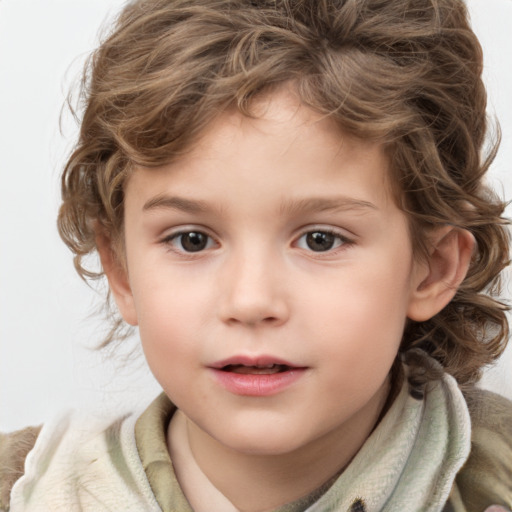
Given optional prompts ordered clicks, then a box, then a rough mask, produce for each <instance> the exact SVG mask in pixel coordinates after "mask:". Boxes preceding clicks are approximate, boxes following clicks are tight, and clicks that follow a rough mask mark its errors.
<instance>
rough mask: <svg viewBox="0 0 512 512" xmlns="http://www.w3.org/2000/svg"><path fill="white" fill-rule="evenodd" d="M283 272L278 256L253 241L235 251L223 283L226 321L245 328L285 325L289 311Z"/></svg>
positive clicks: (222, 307) (227, 261)
mask: <svg viewBox="0 0 512 512" xmlns="http://www.w3.org/2000/svg"><path fill="white" fill-rule="evenodd" d="M280 269H281V270H280ZM282 271H283V269H282V261H280V256H279V254H278V253H277V252H276V251H273V250H272V249H271V248H270V247H269V246H267V245H264V244H262V243H257V242H256V241H254V240H253V241H250V242H247V243H243V244H240V246H238V247H237V248H233V250H232V251H230V254H229V256H228V257H227V258H226V262H225V268H224V271H223V272H222V277H221V279H222V281H223V282H221V283H220V287H221V288H220V289H221V290H222V299H221V316H222V318H223V320H224V321H228V322H232V323H243V324H258V323H261V322H265V323H269V322H271V323H274V324H276V323H281V322H283V321H285V320H286V318H287V317H288V307H287V304H286V298H285V293H284V286H283V284H284V281H283V277H284V276H283V273H282Z"/></svg>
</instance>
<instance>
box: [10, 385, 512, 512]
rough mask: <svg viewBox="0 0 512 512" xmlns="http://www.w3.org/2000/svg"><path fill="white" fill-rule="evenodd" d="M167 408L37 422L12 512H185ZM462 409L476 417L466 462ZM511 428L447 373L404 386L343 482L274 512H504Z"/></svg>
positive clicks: (500, 402)
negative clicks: (423, 386) (424, 385)
mask: <svg viewBox="0 0 512 512" xmlns="http://www.w3.org/2000/svg"><path fill="white" fill-rule="evenodd" d="M413 394H414V393H413ZM415 396H416V395H415ZM174 410H175V408H174V406H173V405H172V404H171V403H170V402H169V400H168V399H167V397H165V395H161V396H160V397H158V398H157V400H155V402H153V404H151V406H150V407H149V408H148V409H147V410H146V411H145V412H144V413H143V414H142V415H140V416H139V415H136V414H132V415H127V416H122V417H119V418H117V419H115V421H110V422H95V424H94V425H92V424H91V421H90V418H87V419H86V418H84V417H82V416H78V415H66V416H64V417H62V418H61V419H60V420H59V421H57V422H55V423H54V424H52V425H45V427H44V428H43V430H42V431H41V433H40V435H39V437H38V439H37V442H36V444H35V446H34V449H33V450H32V451H31V452H30V453H29V455H28V457H27V460H26V465H25V473H24V475H23V476H22V477H21V478H20V479H19V480H18V481H17V482H16V484H15V485H14V487H13V490H12V494H11V512H22V511H23V512H31V511H38V512H45V511H52V512H53V511H56V512H59V511H64V510H65V511H66V512H68V511H71V512H72V511H74V510H77V511H78V510H81V511H82V510H83V511H85V512H89V511H94V512H102V511H107V510H126V511H163V512H191V510H192V509H191V508H190V505H189V504H188V502H187V500H186V498H185V496H184V494H183V491H182V489H181V487H180V485H179V483H178V481H177V478H176V475H175V473H174V468H173V465H172V461H171V459H170V457H169V453H168V450H167V446H166V437H165V435H166V430H167V425H168V423H169V421H170V419H171V417H172V415H173V412H174ZM468 410H469V412H471V413H472V415H474V418H473V422H474V428H473V448H472V449H471V456H469V458H468V455H469V452H470V448H471V439H470V417H469V413H468ZM493 424H494V428H491V427H492V425H493ZM496 427H498V428H496ZM511 429H512V407H511V405H510V402H508V401H506V400H504V399H499V398H496V396H495V395H492V394H490V393H488V394H485V393H476V394H474V395H473V397H470V398H469V399H468V400H467V402H466V401H465V400H464V398H463V396H462V394H461V392H460V390H459V388H458V387H457V385H456V383H455V381H454V380H453V379H452V378H451V377H449V376H445V377H444V378H443V380H442V381H439V382H436V383H432V384H430V385H429V388H428V389H427V392H426V394H425V396H424V398H418V397H417V396H416V398H414V397H413V396H411V393H410V392H409V387H408V385H407V383H406V381H404V385H403V387H402V389H401V390H400V392H399V394H398V396H397V398H396V399H395V401H394V403H393V404H392V406H391V407H390V409H389V411H388V412H387V414H386V415H385V416H384V418H383V419H382V420H381V422H380V423H379V425H378V426H377V428H376V429H375V430H374V432H373V433H372V435H371V436H370V437H369V439H368V440H367V442H366V443H365V444H364V446H363V447H362V448H361V450H360V451H359V453H358V454H357V455H356V457H355V458H354V459H353V461H352V462H351V463H350V464H349V466H348V467H347V468H346V469H345V470H344V471H343V473H342V474H341V476H339V477H338V478H337V479H336V480H335V481H334V483H332V485H326V486H323V487H322V489H319V490H317V491H316V492H315V493H312V494H311V495H308V496H305V497H303V498H302V499H300V500H297V501H296V502H293V503H290V504H288V505H285V506H284V507H281V508H280V509H279V512H299V511H306V510H307V511H308V512H318V511H322V512H328V511H332V512H334V511H336V512H345V511H347V512H374V511H375V512H377V511H386V512H390V511H400V512H401V511H404V510H407V511H408V512H420V511H421V512H434V511H439V512H484V510H485V509H486V508H487V507H490V506H491V505H501V506H504V507H505V506H506V507H507V508H511V507H512V431H511ZM475 434H476V438H475ZM489 439H492V442H491V443H490V444H489V442H488V441H489ZM2 464H3V462H2ZM461 468H462V470H461ZM481 479H483V480H481ZM329 484H330V483H329ZM478 489H481V490H478ZM450 493H451V494H450ZM211 510H212V512H217V511H216V509H215V508H212V509H211ZM219 512H220V511H219Z"/></svg>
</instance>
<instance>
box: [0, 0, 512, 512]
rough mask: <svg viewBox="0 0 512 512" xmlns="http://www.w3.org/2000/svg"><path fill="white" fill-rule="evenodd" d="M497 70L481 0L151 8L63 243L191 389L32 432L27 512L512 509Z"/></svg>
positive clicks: (70, 198)
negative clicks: (491, 121) (500, 372)
mask: <svg viewBox="0 0 512 512" xmlns="http://www.w3.org/2000/svg"><path fill="white" fill-rule="evenodd" d="M481 71H482V55H481V50H480V47H479V44H478V42H477V40H476V38H475V36H474V34H473V33H472V31H471V30H470V28H469V26H468V22H467V15H466V10H465V6H464V4H463V3H462V1H459V0H415V1H411V0H389V1H386V2H382V1H380V0H361V1H351V0H345V1H343V0H338V1H336V0H332V1H327V0H316V1H313V0H261V1H257V0H256V1H249V0H186V1H185V0H172V1H169V0H139V1H136V2H132V3H130V4H129V5H128V6H127V7H126V8H125V9H124V11H123V12H122V14H121V15H120V17H119V19H118V21H117V24H116V26H115V28H114V30H113V32H112V34H111V35H110V37H109V38H108V39H107V40H106V41H105V42H104V43H103V44H102V45H101V47H100V48H99V49H98V50H97V52H96V53H95V54H94V55H93V57H92V59H91V61H90V65H89V68H88V69H87V72H86V75H85V79H84V88H83V102H84V103H83V104H84V113H83V120H82V128H81V133H80V139H79V141H78V144H77V147H76V150H75V151H74V153H73V154H72V156H71V157H70V159H69V161H68V164H67V166H66V168H65V171H64V175H63V181H62V192H63V204H62V207H61V211H60V216H59V228H60V231H61V235H62V237H63V239H64V240H65V242H66V243H67V244H68V246H69V247H70V248H71V249H72V251H73V252H74V253H75V255H76V256H75V264H76V267H77V269H78V271H79V273H80V274H81V275H82V276H83V277H92V278H94V277H99V276H97V275H95V274H93V273H91V272H90V271H88V270H87V269H86V268H85V266H84V264H83V259H84V257H85V256H87V255H89V254H91V253H93V252H94V251H96V250H97V251H98V253H99V255H100V258H101V262H102V268H103V271H104V274H105V275H106V277H107V278H108V282H109V285H110V291H111V294H112V296H113V298H114V299H115V301H116V303H117V307H118V309H119V312H120V315H121V317H122V319H123V321H124V322H126V323H127V324H129V325H132V326H138V328H139V332H140V338H141V342H142V346H143V349H144V352H145V355H146V358H147V360H148V363H149V366H150V368H151V370H152V372H153V373H154V375H155V377H156V379H157V380H158V381H159V383H160V384H161V385H162V388H163V391H164V393H163V394H162V395H161V396H160V397H159V398H157V400H156V401H155V402H154V403H152V404H151V405H150V406H149V407H148V408H147V410H146V411H144V412H143V413H142V414H133V415H129V416H123V417H119V418H110V419H109V420H108V421H105V422H103V423H100V424H96V422H92V421H90V420H89V421H87V422H86V423H85V420H84V418H81V417H78V416H66V417H64V418H61V419H60V420H59V421H57V422H56V423H55V424H53V425H45V426H44V428H43V429H42V431H41V432H40V433H38V432H37V431H34V430H32V431H30V432H29V433H28V434H27V433H18V434H15V435H14V437H11V438H9V439H8V440H7V441H5V442H4V448H3V452H4V454H3V459H4V460H7V457H8V456H9V457H10V459H9V460H10V461H11V462H9V464H10V466H9V467H10V468H11V469H10V471H5V474H6V477H5V479H4V482H8V485H6V484H5V483H4V485H3V489H2V492H3V494H4V502H7V500H8V498H6V497H5V496H8V495H9V493H10V506H11V510H12V511H15V512H17V511H21V510H23V511H25V510H28V511H32V510H37V511H43V510H44V511H45V510H51V511H54V510H86V511H95V512H96V511H106V510H155V511H157V510H163V511H180V512H181V511H189V510H191V509H192V510H194V511H196V512H203V511H205V512H211V511H214V512H216V511H234V510H241V511H248V512H251V511H269V510H280V511H299V510H300V511H302V510H310V511H331V510H332V511H343V512H345V511H351V512H362V511H365V512H374V511H400V512H401V511H407V512H411V511H412V512H414V511H417V512H420V511H422V512H424V511H446V512H447V511H456V512H462V511H470V512H472V511H475V512H483V511H484V510H488V511H491V510H507V507H508V508H509V509H510V508H511V507H512V427H511V426H512V406H511V404H510V403H509V402H508V401H506V400H505V399H503V398H500V397H499V396H497V395H492V394H490V393H485V392H481V391H476V389H475V388H474V384H475V383H476V382H477V381H478V379H479V376H480V372H481V369H482V368H483V367H484V366H485V365H488V364H490V363H492V362H493V361H494V360H496V359H497V358H498V357H499V355H500V354H501V353H502V351H503V349H504V347H505V345H506V340H507V333H508V331H507V322H506V318H505V310H506V307H505V306H504V304H503V303H501V302H500V301H499V300H498V299H497V298H495V296H496V294H497V293H498V284H499V281H498V280H499V275H500V272H501V271H502V269H503V268H504V267H505V266H506V265H507V263H508V243H509V241H508V235H507V231H506V228H505V226H504V220H503V219H502V213H503V209H504V205H503V203H501V202H500V201H499V200H497V198H496V197H495V196H494V195H493V194H492V193H491V192H490V191H489V190H488V189H487V188H486V186H485V185H484V183H483V176H484V174H485V172H486V170H487V168H488V167H489V165H490V162H491V160H492V157H493V155H494V153H495V150H494V149H491V151H490V152H489V155H488V156H487V157H482V155H481V152H482V146H483V144H484V137H485V133H486V121H485V103H486V96H485V90H484V87H483V85H482V81H481ZM121 328H122V320H121V319H117V320H115V322H114V324H113V327H112V331H111V333H110V335H109V337H108V339H107V340H106V343H109V342H111V341H113V340H114V339H119V338H121V337H122V336H121ZM36 438H37V441H36ZM13 439H14V441H13ZM34 442H35V445H34ZM13 447H14V448H13ZM14 451H16V453H14V454H13V452H14ZM27 452H29V454H28V456H27V459H26V463H25V467H24V469H19V473H22V474H23V476H21V478H18V477H19V476H20V474H19V473H18V472H17V469H16V468H21V465H22V463H23V462H22V461H23V459H24V456H25V454H26V453H27ZM20 461H21V462H20ZM14 481H16V483H15V484H14V486H13V487H12V492H10V490H11V486H12V484H13V482H14ZM4 506H5V507H7V505H4Z"/></svg>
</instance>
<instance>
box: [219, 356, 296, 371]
mask: <svg viewBox="0 0 512 512" xmlns="http://www.w3.org/2000/svg"><path fill="white" fill-rule="evenodd" d="M235 365H243V366H252V367H256V368H258V367H259V368H265V367H269V366H272V365H282V366H289V367H290V368H302V367H301V366H298V365H296V364H294V363H290V362H289V361H286V360H284V359H281V358H279V357H274V356H268V355H258V356H249V355H236V356H232V357H228V358H227V359H223V360H221V361H217V362H215V363H213V364H211V365H209V366H210V368H214V369H218V370H220V369H222V368H224V367H226V366H235Z"/></svg>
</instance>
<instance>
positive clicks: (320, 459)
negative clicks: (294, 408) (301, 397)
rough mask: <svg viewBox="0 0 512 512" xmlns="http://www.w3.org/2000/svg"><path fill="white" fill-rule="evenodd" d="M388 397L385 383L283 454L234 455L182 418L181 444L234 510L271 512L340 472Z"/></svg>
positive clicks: (356, 450)
mask: <svg viewBox="0 0 512 512" xmlns="http://www.w3.org/2000/svg"><path fill="white" fill-rule="evenodd" d="M388 394H389V385H388V384H387V383H386V385H385V386H383V387H382V388H381V389H380V390H379V392H378V393H376V395H375V396H374V397H373V398H372V400H371V401H370V402H369V403H368V404H366V406H365V408H364V409H362V410H361V411H358V412H357V413H356V414H355V415H353V416H352V417H351V418H350V421H347V422H345V423H344V424H343V425H341V426H340V427H339V428H337V429H336V430H333V431H330V432H327V433H326V434H325V435H323V436H322V437H319V438H317V439H314V440H313V441H311V442H309V443H308V444H307V445H304V446H300V447H299V448H297V449H295V450H293V451H291V452H289V453H284V454H283V453H280V454H277V455H274V454H271V455H268V454H265V455H261V454H254V453H245V452H241V451H239V450H235V449H233V448H231V447H229V446H226V445H225V444H222V443H220V442H218V441H217V440H216V439H214V438H213V437H211V436H210V435H209V434H208V433H207V432H205V431H203V430H202V429H201V428H200V427H198V426H197V425H196V424H195V423H194V422H192V421H190V420H189V419H188V418H186V425H187V434H188V435H187V437H188V439H187V442H188V443H189V447H190V451H191V453H192V455H193V457H194V459H195V461H196V462H197V465H198V466H199V468H200V469H201V471H202V472H203V473H204V474H205V475H206V477H207V478H208V479H209V480H210V482H211V483H212V484H213V485H214V486H215V487H216V488H217V489H218V490H219V491H220V492H221V493H222V494H223V495H224V496H225V497H226V498H227V499H228V500H229V501H230V502H231V503H233V505H234V506H235V507H236V508H237V509H238V510H240V511H242V512H264V511H269V510H274V509H275V508H277V507H279V506H281V505H284V504H286V503H290V502H293V501H295V500H297V499H300V498H302V497H304V496H307V495H309V494H310V493H312V492H314V491H315V490H316V489H319V488H320V487H322V486H323V485H324V484H326V483H329V482H330V481H331V480H333V478H335V477H336V476H337V475H338V474H340V473H341V472H342V471H343V469H344V468H345V467H346V466H347V465H348V464H349V463H350V461H351V460H352V458H353V457H354V456H355V455H356V453H357V452H358V451H359V449H360V448H361V446H362V445H363V444H364V442H365V441H366V439H367V438H368V436H369V435H370V434H371V432H372V430H373V429H374V427H375V425H376V424H377V422H378V419H379V415H380V414H381V411H382V410H383V408H384V405H385V403H386V398H387V396H388ZM177 474H178V479H179V480H180V478H181V477H184V478H186V475H180V473H179V468H178V471H177ZM180 483H181V484H183V482H181V481H180ZM182 487H183V488H187V486H186V485H182ZM187 498H188V499H189V501H193V500H191V499H190V496H187Z"/></svg>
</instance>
